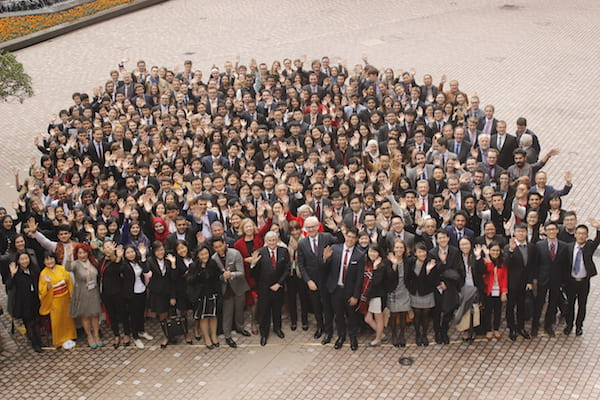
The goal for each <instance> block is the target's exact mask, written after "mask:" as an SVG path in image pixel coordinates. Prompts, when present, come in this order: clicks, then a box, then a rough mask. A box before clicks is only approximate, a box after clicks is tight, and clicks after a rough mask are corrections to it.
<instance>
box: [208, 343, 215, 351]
mask: <svg viewBox="0 0 600 400" xmlns="http://www.w3.org/2000/svg"><path fill="white" fill-rule="evenodd" d="M206 348H207V349H209V350H212V349H214V348H215V345H214V344H212V343H211V344H207V345H206Z"/></svg>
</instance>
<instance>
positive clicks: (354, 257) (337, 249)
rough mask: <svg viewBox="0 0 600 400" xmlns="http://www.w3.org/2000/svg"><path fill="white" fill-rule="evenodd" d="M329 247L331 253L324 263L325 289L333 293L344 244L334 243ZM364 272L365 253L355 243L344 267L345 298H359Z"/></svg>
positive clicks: (338, 274)
mask: <svg viewBox="0 0 600 400" xmlns="http://www.w3.org/2000/svg"><path fill="white" fill-rule="evenodd" d="M331 249H332V250H333V254H332V255H331V257H329V258H328V259H327V261H326V262H325V265H326V269H327V270H328V276H327V289H328V290H329V293H332V294H333V292H335V289H336V288H337V284H338V279H339V276H340V265H341V264H342V257H343V254H342V253H343V252H344V244H343V243H340V244H334V245H333V246H331ZM364 273H365V253H363V252H362V251H361V250H360V249H359V247H358V245H355V246H354V249H353V250H352V253H351V254H350V260H348V266H347V269H346V282H345V283H344V297H345V298H347V299H349V298H350V297H354V298H355V299H360V293H361V289H362V283H363V277H364Z"/></svg>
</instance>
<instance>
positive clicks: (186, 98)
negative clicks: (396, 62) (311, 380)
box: [0, 57, 600, 352]
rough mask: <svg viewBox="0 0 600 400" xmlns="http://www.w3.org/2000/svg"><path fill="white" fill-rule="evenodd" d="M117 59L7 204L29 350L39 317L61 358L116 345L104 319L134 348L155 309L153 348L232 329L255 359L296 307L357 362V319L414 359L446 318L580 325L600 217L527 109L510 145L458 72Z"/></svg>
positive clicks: (479, 328) (6, 251)
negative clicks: (256, 339)
mask: <svg viewBox="0 0 600 400" xmlns="http://www.w3.org/2000/svg"><path fill="white" fill-rule="evenodd" d="M127 62H128V61H127V60H123V61H122V62H121V63H120V64H119V66H118V68H117V69H115V70H114V71H111V72H110V74H109V78H108V79H107V80H106V82H105V83H104V85H103V86H100V87H98V88H95V89H93V92H92V93H91V94H87V93H83V92H82V93H74V94H73V96H72V103H71V104H70V105H69V106H68V107H67V108H65V109H63V110H60V112H59V113H58V116H53V117H52V119H51V121H50V123H49V125H48V127H47V131H46V132H44V133H42V134H40V135H39V136H37V137H36V138H35V145H36V146H37V148H38V149H39V151H40V152H41V153H42V155H41V159H40V160H39V161H38V160H37V159H34V160H32V162H31V165H30V168H29V171H28V172H29V173H28V176H27V177H26V178H25V179H21V178H20V175H19V170H18V169H15V170H14V175H15V180H16V182H15V184H16V186H17V190H18V197H17V200H16V201H15V202H14V204H13V209H12V210H10V209H8V210H7V209H4V208H2V209H0V218H1V220H0V271H1V274H2V280H3V283H4V284H5V285H6V291H7V296H6V298H7V310H8V312H9V313H10V314H11V315H12V317H14V318H15V319H20V320H22V321H23V324H24V326H25V328H26V331H27V335H28V337H29V339H30V340H31V343H32V346H33V349H34V350H36V351H38V352H40V351H42V350H41V345H42V343H41V339H40V325H47V326H49V327H50V328H49V329H51V333H52V335H51V336H52V344H53V346H54V347H61V346H62V347H64V348H67V349H68V348H72V347H73V346H74V345H75V340H76V339H77V335H78V329H77V327H81V328H82V329H83V331H82V330H79V332H80V335H83V332H84V334H85V338H86V339H87V343H88V345H89V346H90V347H91V348H97V347H101V346H104V343H103V342H102V340H101V338H100V334H99V326H100V325H101V323H102V321H103V320H106V323H107V324H109V325H110V328H111V330H112V334H113V337H112V338H111V339H110V341H111V342H110V344H107V345H112V346H114V347H115V348H118V347H119V346H129V345H131V344H133V345H135V346H137V347H139V348H143V347H144V342H143V341H142V339H144V340H146V341H148V340H153V337H152V336H151V335H150V334H149V333H147V332H146V330H145V327H144V325H145V324H146V323H147V319H148V317H152V318H157V319H158V320H159V321H160V324H161V327H162V331H163V337H162V339H161V340H160V345H161V347H162V348H165V347H166V346H167V345H168V344H169V340H170V339H172V338H170V337H169V336H170V330H169V329H170V328H169V326H170V325H169V322H168V321H171V322H172V321H176V322H178V323H180V324H181V323H183V324H186V325H189V327H188V329H183V330H182V331H181V332H182V334H183V335H184V340H185V341H186V342H187V343H189V344H192V343H194V340H196V341H200V343H202V344H204V345H206V347H207V348H209V349H213V348H215V347H219V345H220V343H219V337H218V332H219V330H222V333H223V335H224V338H225V341H226V344H227V345H229V346H231V347H237V344H236V341H235V340H234V338H233V337H232V331H234V330H235V331H236V332H237V333H238V334H240V335H244V336H252V335H260V344H261V345H263V346H264V345H266V344H267V342H268V340H269V335H270V330H271V329H272V330H273V333H274V334H275V335H277V336H278V337H280V338H284V336H285V334H284V326H282V308H283V306H284V304H286V309H287V313H288V314H289V324H290V325H289V327H285V328H286V329H288V328H289V329H291V330H292V331H295V330H297V329H298V324H300V326H301V328H302V330H303V331H308V330H309V327H310V326H311V325H312V326H313V329H314V330H313V331H311V332H310V336H311V337H313V338H314V339H315V340H319V341H320V342H321V343H322V344H324V345H325V344H328V343H331V342H333V340H334V339H335V342H334V348H335V349H339V348H341V347H342V346H343V345H344V343H345V342H346V340H348V341H349V344H350V348H351V349H352V350H356V349H357V347H358V334H359V332H360V331H361V329H362V328H364V327H369V328H370V329H371V330H372V335H373V336H372V338H370V339H369V340H368V342H367V346H369V347H376V346H379V345H380V344H381V343H382V342H384V341H386V340H389V341H390V343H392V344H393V345H394V346H402V347H403V346H406V344H407V336H408V335H407V329H408V328H407V327H408V326H412V327H414V331H415V333H416V344H417V345H419V346H427V345H428V344H429V340H430V335H431V333H430V325H433V332H432V333H433V337H432V340H435V341H436V342H437V343H439V344H448V343H449V342H450V338H449V328H450V327H451V326H454V325H455V326H456V329H457V330H458V331H459V332H461V333H459V334H457V335H462V336H461V338H462V339H463V340H464V341H466V342H469V341H472V340H473V339H474V338H475V337H476V335H482V336H483V337H485V338H487V339H488V340H493V339H501V338H502V332H503V329H502V326H503V320H506V325H507V327H508V331H509V338H510V339H511V340H513V341H515V340H517V338H518V337H519V336H521V337H523V338H524V339H531V338H532V337H536V336H538V334H539V333H540V321H541V320H542V316H541V314H542V311H543V310H545V315H544V317H543V324H544V325H543V328H544V330H545V332H546V333H547V334H548V335H549V336H551V337H552V336H554V335H555V327H556V325H557V324H558V318H557V315H558V312H559V311H560V315H561V320H562V319H563V318H564V326H562V325H561V328H562V330H563V331H564V334H565V335H569V334H570V333H571V332H572V330H573V329H575V333H576V335H577V336H580V335H582V334H583V322H584V319H585V313H586V302H587V296H588V293H589V290H590V278H591V277H593V276H594V275H596V268H595V265H594V262H593V259H592V255H593V253H594V251H595V249H596V248H597V247H598V244H599V243H600V232H598V230H599V229H600V223H599V222H598V221H596V220H595V219H593V218H590V219H589V225H590V226H591V227H592V228H594V229H596V230H597V232H596V233H595V239H594V240H591V239H589V238H588V230H589V228H588V226H587V225H585V224H583V223H581V222H579V221H578V219H577V215H576V211H575V210H574V209H566V208H565V207H563V200H562V199H563V197H564V196H566V195H568V194H569V192H570V191H571V189H572V185H571V179H572V176H571V173H570V172H568V171H567V172H566V173H565V174H564V179H565V185H564V187H562V188H561V187H553V186H550V185H549V184H547V174H546V172H545V171H544V170H543V168H544V166H545V165H546V163H548V162H549V161H550V159H551V158H552V157H553V156H555V155H557V154H558V153H559V150H558V149H551V150H549V151H546V152H542V148H541V147H542V144H543V141H544V140H543V139H544V138H543V136H542V135H540V136H538V135H536V134H535V133H534V132H533V131H531V130H530V129H528V125H527V120H526V119H525V118H518V119H517V121H516V131H515V132H514V134H511V133H508V130H509V127H508V125H509V124H508V123H507V122H506V121H504V120H502V119H497V118H496V115H495V110H494V106H493V105H485V106H484V107H480V99H479V98H478V97H477V96H475V95H472V96H469V95H467V93H465V92H464V91H463V90H462V88H460V87H459V83H458V82H457V81H456V80H451V81H449V82H448V85H446V77H445V76H442V77H441V80H440V82H439V85H434V82H433V78H432V76H431V75H429V74H425V75H424V76H423V77H422V83H417V82H416V80H417V77H416V73H415V71H414V70H410V71H402V70H399V71H394V70H393V69H392V68H385V69H378V68H376V67H375V66H373V65H371V64H369V62H368V59H367V58H366V57H365V58H363V63H360V64H356V65H354V66H353V67H351V68H349V67H348V66H346V63H345V62H343V61H341V60H336V62H333V61H332V60H330V59H329V58H328V57H322V58H321V59H315V60H313V61H312V62H311V63H310V65H309V66H307V65H306V57H301V58H299V59H296V60H291V59H289V58H286V59H284V60H283V62H282V63H280V62H279V61H275V62H273V63H272V64H271V65H270V66H269V65H267V64H266V63H260V64H258V63H257V62H256V61H255V60H251V61H250V62H249V64H248V65H247V66H246V65H241V64H240V62H239V59H238V60H236V62H235V63H233V62H229V61H228V62H225V64H224V66H223V69H222V70H221V69H219V68H218V67H217V66H213V67H212V69H211V70H210V72H209V73H208V74H207V75H204V74H203V73H202V71H200V70H198V69H194V67H193V65H192V62H191V61H189V60H187V61H185V62H184V64H183V68H182V69H180V70H178V68H174V69H173V70H171V69H168V68H165V67H159V66H151V67H150V68H149V67H148V66H147V65H146V63H145V62H144V61H138V62H137V63H136V65H135V67H133V68H132V69H129V70H128V69H127V68H126V65H125V64H126V63H127ZM590 236H594V234H592V235H590ZM576 302H577V313H575V303H576ZM503 309H505V312H504V313H503ZM174 315H175V316H178V318H173V316H174ZM529 320H531V324H530V327H529V329H527V328H526V321H529ZM44 321H45V322H44ZM48 321H49V323H48ZM182 321H183V322H182ZM363 322H364V323H363ZM184 328H185V327H184ZM369 328H367V329H369ZM386 329H387V333H386ZM410 329H412V328H410ZM307 334H308V333H307Z"/></svg>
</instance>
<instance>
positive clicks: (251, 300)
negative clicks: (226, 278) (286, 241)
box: [233, 218, 273, 306]
mask: <svg viewBox="0 0 600 400" xmlns="http://www.w3.org/2000/svg"><path fill="white" fill-rule="evenodd" d="M272 223H273V219H272V218H268V219H267V220H266V221H265V224H264V225H263V226H262V227H261V228H260V229H259V230H258V232H256V234H255V235H254V239H253V242H254V245H253V246H252V251H256V250H258V249H260V248H261V247H263V246H264V245H265V235H266V234H267V232H269V230H270V229H271V224H272ZM233 248H234V249H236V250H237V251H239V252H240V253H241V254H242V259H244V260H245V259H246V258H248V257H251V256H252V254H250V252H248V246H246V241H245V240H244V237H241V238H239V239H238V241H237V242H235V243H234V244H233ZM244 275H245V276H246V281H247V282H248V286H250V290H248V291H247V292H246V305H247V306H252V305H254V304H255V303H256V299H257V298H258V291H257V290H256V280H255V279H254V278H253V277H252V276H250V264H248V263H247V262H246V261H244Z"/></svg>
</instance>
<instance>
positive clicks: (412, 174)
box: [406, 164, 433, 187]
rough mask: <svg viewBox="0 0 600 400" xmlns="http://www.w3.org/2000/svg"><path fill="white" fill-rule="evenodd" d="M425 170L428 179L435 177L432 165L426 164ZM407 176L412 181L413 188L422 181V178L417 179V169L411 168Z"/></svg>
mask: <svg viewBox="0 0 600 400" xmlns="http://www.w3.org/2000/svg"><path fill="white" fill-rule="evenodd" d="M424 170H425V175H427V179H429V178H431V177H432V176H433V165H432V164H425V167H424ZM406 176H407V178H408V179H409V180H410V183H411V185H412V187H415V186H416V184H417V181H419V180H420V179H421V178H420V177H417V167H414V168H409V169H408V170H407V171H406Z"/></svg>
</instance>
